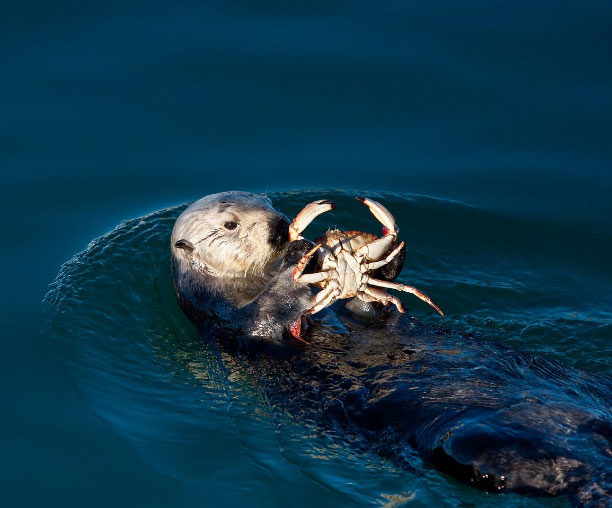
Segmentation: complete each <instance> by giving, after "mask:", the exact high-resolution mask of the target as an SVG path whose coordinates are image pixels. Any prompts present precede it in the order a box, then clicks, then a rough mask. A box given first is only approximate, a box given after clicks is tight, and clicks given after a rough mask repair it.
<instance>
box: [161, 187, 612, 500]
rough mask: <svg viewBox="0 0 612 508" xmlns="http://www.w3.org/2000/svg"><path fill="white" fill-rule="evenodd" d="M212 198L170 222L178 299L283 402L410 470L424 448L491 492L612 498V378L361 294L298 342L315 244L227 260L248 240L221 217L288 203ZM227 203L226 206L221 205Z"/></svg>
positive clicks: (425, 455) (260, 213)
mask: <svg viewBox="0 0 612 508" xmlns="http://www.w3.org/2000/svg"><path fill="white" fill-rule="evenodd" d="M205 200H206V201H204V200H202V201H201V202H198V203H199V204H198V203H196V205H197V206H194V207H193V208H192V207H190V208H188V209H187V210H186V211H185V212H184V213H183V215H182V216H181V217H180V218H179V219H178V221H177V226H175V231H174V232H173V238H172V241H173V252H172V264H173V271H174V276H175V288H176V290H177V296H178V298H179V302H180V303H181V305H182V307H183V309H184V310H185V312H186V313H187V315H188V316H190V318H191V319H192V320H193V321H194V322H195V323H196V324H197V325H198V326H199V329H200V332H201V334H202V336H204V337H207V338H210V339H211V340H216V341H217V343H218V344H219V347H220V348H221V349H222V350H224V351H225V352H226V353H228V354H229V355H230V357H231V358H235V359H237V360H238V361H239V362H240V363H241V365H244V366H246V367H247V368H248V369H250V370H252V372H253V375H254V376H256V377H257V378H259V379H261V380H262V383H263V384H264V386H266V387H267V388H268V394H269V397H270V399H271V400H272V402H273V403H274V404H275V405H276V406H278V407H280V408H283V409H285V410H286V411H287V412H289V413H291V414H294V415H296V416H299V417H301V418H304V419H305V420H306V421H310V422H317V425H319V426H321V427H322V428H324V429H332V428H333V429H335V430H336V431H340V432H341V433H342V434H344V435H345V436H346V437H347V441H350V442H353V443H358V446H365V445H367V446H368V447H369V448H371V449H374V450H376V451H378V452H379V453H380V454H381V455H382V456H384V457H387V458H389V459H390V460H392V461H394V462H395V463H397V464H399V465H400V466H402V467H406V468H412V467H413V463H414V459H413V458H411V456H412V455H411V453H410V451H411V450H414V451H416V452H417V453H418V455H419V456H420V457H421V458H422V459H423V460H424V461H425V462H426V463H428V464H431V465H433V466H435V467H437V468H438V469H440V470H441V471H443V472H446V473H448V474H450V475H452V476H453V477H454V478H456V479H458V480H460V481H463V482H465V483H468V484H470V485H473V486H475V487H479V488H481V489H484V490H489V491H493V492H499V491H515V492H519V493H522V494H527V495H544V496H552V495H559V494H563V495H567V496H569V497H570V499H571V500H572V502H573V503H574V504H575V505H578V506H593V507H594V506H612V497H611V493H612V415H611V411H610V408H611V407H612V396H611V395H610V394H611V393H612V382H611V381H610V379H609V378H608V377H605V376H597V375H590V374H587V373H584V372H580V371H578V370H575V369H571V368H568V367H566V366H563V365H560V364H558V363H556V362H551V361H547V360H544V359H542V358H538V357H536V356H532V355H528V354H523V353H520V352H517V351H514V350H512V349H509V348H505V347H503V346H500V345H497V344H494V343H490V342H485V341H481V340H479V339H477V338H468V337H464V336H461V335H458V334H453V333H451V332H448V331H447V332H441V331H435V330H431V329H429V328H426V327H424V326H421V325H419V324H418V322H416V321H414V320H412V319H410V317H409V316H407V315H403V316H399V315H398V314H396V313H395V312H390V313H383V314H382V315H380V314H376V313H373V312H372V309H371V308H370V307H367V306H366V307H367V308H363V305H359V304H355V303H353V302H355V300H353V301H352V302H350V303H349V304H348V305H347V306H346V307H345V308H344V309H342V308H341V307H339V306H335V307H334V308H336V310H337V315H336V318H335V321H336V322H337V323H339V324H341V325H340V326H335V327H334V329H331V328H330V327H329V326H325V325H321V324H315V325H314V326H313V327H311V328H310V329H309V331H308V333H307V334H306V336H305V339H306V340H307V341H308V342H309V343H310V344H309V345H305V344H304V343H301V342H296V341H292V340H290V339H289V338H288V337H287V335H286V333H284V332H285V331H286V329H287V326H288V325H289V324H291V323H292V322H294V321H295V319H297V318H299V316H300V315H301V313H302V312H303V311H304V310H305V309H306V308H308V300H309V297H310V295H311V291H310V288H309V287H307V286H304V285H300V284H295V283H294V282H293V281H292V279H291V273H292V271H293V267H294V266H295V263H296V262H297V260H298V259H299V257H300V255H301V253H303V252H305V250H307V248H308V245H309V244H308V243H306V244H305V245H299V244H298V243H297V242H294V244H292V245H291V246H290V248H289V249H288V250H287V251H285V252H284V260H283V262H282V264H278V262H279V261H280V260H278V259H275V256H276V255H275V254H274V253H273V250H274V249H273V247H271V246H270V244H269V242H268V243H266V242H264V240H263V236H262V237H261V238H258V237H256V236H253V238H252V239H253V241H260V242H262V245H260V248H261V249H264V250H266V251H267V252H266V253H262V252H261V251H256V252H257V254H256V256H262V259H265V260H266V262H265V263H263V262H262V263H255V262H254V260H253V251H251V250H249V252H248V253H241V254H240V255H238V256H235V257H233V258H231V259H232V260H235V261H232V263H231V264H230V265H229V267H230V268H227V266H228V265H227V264H226V263H225V260H222V262H219V263H218V262H217V260H218V256H220V255H221V254H220V253H223V256H226V255H227V253H228V252H232V250H233V249H234V250H235V249H240V248H242V244H239V243H237V242H233V241H231V240H229V239H228V238H221V239H217V240H216V241H215V242H213V238H216V237H215V235H210V236H208V231H209V230H212V229H213V228H215V227H217V226H216V224H217V222H218V220H217V218H218V217H217V215H219V216H223V217H226V215H224V214H226V213H234V214H237V216H238V217H240V218H241V220H245V218H247V221H248V217H250V216H251V215H250V214H251V213H253V214H254V215H252V217H255V216H257V217H259V219H258V220H261V219H262V218H263V217H265V216H266V215H267V216H268V217H272V216H273V215H274V214H278V212H276V211H274V210H273V208H272V207H271V204H270V203H269V201H267V200H265V199H264V198H261V197H252V198H247V197H246V196H245V195H244V194H243V193H231V194H230V193H228V194H224V195H215V196H211V197H208V198H205ZM220 201H225V202H226V203H225V204H229V206H228V207H227V208H225V209H221V208H220V207H217V205H218V203H219V202H220ZM192 206H193V205H192ZM184 216H185V217H184ZM261 231H263V230H261ZM175 233H176V234H175ZM261 234H262V235H264V233H263V232H261ZM181 236H187V237H188V238H189V239H191V240H190V241H193V240H195V241H196V242H197V247H194V249H197V251H196V254H197V255H198V256H199V257H198V260H202V261H203V262H205V263H207V264H210V266H211V267H212V268H213V269H214V270H219V269H221V268H224V269H225V270H226V272H225V274H224V275H223V276H215V275H213V274H212V273H208V272H206V271H205V270H202V269H201V267H199V266H198V265H197V264H193V263H192V262H190V261H188V259H187V257H186V256H185V254H186V252H185V251H184V249H181V248H175V247H174V244H175V242H176V241H178V240H179V239H180V238H179V237H181ZM264 236H265V235H264ZM200 238H202V239H203V240H202V241H200V242H198V239H200ZM274 263H277V264H276V265H275V264H274ZM251 266H257V267H259V268H257V269H255V270H254V269H251V268H250V267H251ZM264 266H265V267H266V268H264V269H262V267H264ZM400 267H401V264H400ZM245 268H246V269H245ZM244 274H247V276H246V277H245V276H244ZM390 275H392V276H395V275H396V273H391V274H390ZM326 312H328V313H332V311H331V310H328V311H326ZM356 315H360V316H361V319H356ZM364 317H365V318H366V319H365V320H364V319H363V318H364ZM332 321H333V320H332ZM328 322H329V320H328ZM342 327H344V329H343V330H344V331H342V330H339V328H340V329H342Z"/></svg>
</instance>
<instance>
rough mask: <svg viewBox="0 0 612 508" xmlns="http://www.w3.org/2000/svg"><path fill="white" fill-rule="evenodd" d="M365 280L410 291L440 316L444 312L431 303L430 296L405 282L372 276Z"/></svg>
mask: <svg viewBox="0 0 612 508" xmlns="http://www.w3.org/2000/svg"><path fill="white" fill-rule="evenodd" d="M367 282H368V283H369V284H372V285H373V286H380V287H383V288H391V289H397V290H398V291H404V292H405V293H411V294H413V295H414V296H416V297H417V298H420V299H421V300H423V301H424V302H427V303H428V304H429V305H431V306H432V307H433V308H434V309H436V310H437V311H438V314H440V315H441V316H444V312H442V311H441V310H440V307H438V306H437V305H436V304H435V303H433V301H432V300H431V298H429V296H427V295H426V294H425V293H423V292H422V291H419V290H418V289H417V288H415V287H412V286H406V285H405V284H399V283H398V282H387V281H386V280H378V279H372V278H368V280H367Z"/></svg>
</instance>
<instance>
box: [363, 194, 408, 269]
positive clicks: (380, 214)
mask: <svg viewBox="0 0 612 508" xmlns="http://www.w3.org/2000/svg"><path fill="white" fill-rule="evenodd" d="M356 199H357V201H361V202H362V203H363V204H364V205H366V206H367V207H368V208H369V209H370V212H372V215H374V217H376V218H377V219H378V220H379V222H380V223H381V224H382V225H383V236H382V238H378V239H377V240H374V241H373V242H370V243H367V244H365V245H362V246H361V247H360V248H359V249H358V250H357V256H359V258H362V257H364V256H365V257H366V258H367V259H369V260H371V261H378V260H380V259H382V258H383V257H384V256H385V255H386V253H387V252H388V251H389V249H390V248H391V247H392V246H393V244H394V242H395V240H396V238H397V235H398V233H399V228H398V227H397V226H396V224H395V219H394V218H393V215H391V212H389V210H387V209H386V208H385V207H384V206H383V205H381V204H380V203H379V202H378V201H374V200H372V199H369V198H362V197H359V196H358V197H357V198H356Z"/></svg>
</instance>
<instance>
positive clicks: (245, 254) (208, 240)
mask: <svg viewBox="0 0 612 508" xmlns="http://www.w3.org/2000/svg"><path fill="white" fill-rule="evenodd" d="M288 241H289V221H288V220H287V218H286V217H284V216H283V215H281V214H280V213H278V212H277V211H276V210H274V208H272V203H271V202H270V200H269V199H268V198H266V197H264V196H259V195H257V194H251V193H247V192H237V191H236V192H223V193H220V194H213V195H211V196H206V197H205V198H202V199H200V200H199V201H196V202H195V203H193V204H192V205H191V206H189V207H188V208H187V209H186V210H185V211H184V212H183V213H182V214H181V216H180V217H179V218H178V219H177V221H176V223H175V225H174V229H173V231H172V255H173V256H174V257H175V258H176V259H177V260H178V261H183V262H187V263H189V264H190V265H192V266H194V267H195V268H196V269H201V270H203V271H205V272H208V273H209V274H211V275H215V276H228V277H246V276H249V275H257V276H261V275H265V274H267V273H268V272H269V271H270V270H271V268H272V267H273V266H275V265H276V263H277V261H278V259H279V256H280V254H281V252H282V251H283V249H284V247H285V246H286V245H287V243H288Z"/></svg>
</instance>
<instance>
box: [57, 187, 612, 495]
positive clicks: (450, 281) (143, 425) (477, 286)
mask: <svg viewBox="0 0 612 508" xmlns="http://www.w3.org/2000/svg"><path fill="white" fill-rule="evenodd" d="M322 195H324V196H325V197H327V198H331V199H334V200H336V201H338V202H339V204H340V207H339V208H338V209H337V210H336V211H335V212H334V213H333V214H328V215H326V216H325V218H324V219H323V220H321V219H319V220H318V221H317V222H316V223H315V224H313V225H312V226H311V227H309V229H308V230H307V235H308V236H309V237H311V238H314V237H315V236H317V235H318V234H320V233H322V232H323V231H324V229H325V227H326V226H327V225H331V226H333V225H338V226H339V227H344V228H348V227H350V228H357V229H362V230H368V231H377V230H378V228H379V225H378V224H377V222H376V221H375V219H373V218H371V217H370V216H369V215H368V213H367V211H365V210H364V209H363V207H362V205H360V204H359V203H357V202H355V201H354V200H353V199H352V196H353V193H345V192H329V191H326V192H317V191H299V192H282V193H274V194H272V195H271V196H270V197H271V198H272V200H273V202H274V204H275V206H276V208H277V209H280V210H281V211H283V212H284V213H286V214H287V215H288V216H293V215H295V213H297V211H299V210H300V209H301V208H302V206H303V205H304V204H306V203H307V202H309V201H311V200H312V199H314V198H315V197H317V198H320V197H322ZM372 197H374V198H377V199H380V200H381V201H383V202H384V203H385V204H386V205H387V206H388V208H389V209H390V210H391V211H392V212H393V213H394V215H395V217H396V220H397V222H398V224H399V226H400V228H401V233H400V236H401V238H403V239H405V240H407V243H408V245H409V252H408V257H407V260H406V263H405V269H404V272H403V274H402V276H401V280H402V282H406V283H410V284H413V285H415V286H417V287H419V288H421V289H423V290H424V291H426V292H427V293H428V294H429V295H430V296H432V298H433V299H434V300H435V301H436V302H438V303H439V304H440V306H441V307H442V308H443V309H444V311H445V313H446V315H447V318H446V319H444V320H443V321H440V320H439V319H438V318H437V317H436V316H434V315H431V314H430V313H429V310H428V309H427V307H426V306H425V305H421V304H420V302H418V301H416V300H412V299H409V297H404V296H402V299H403V301H404V303H405V305H407V306H409V307H411V308H412V309H413V310H414V314H415V315H418V317H419V322H420V323H422V324H423V325H431V326H432V327H436V328H438V327H439V326H440V325H441V326H443V327H445V328H451V329H453V330H456V331H460V332H465V333H468V334H473V333H476V334H478V336H480V337H481V338H482V339H483V340H485V341H486V340H489V339H492V340H495V341H497V342H500V343H502V344H506V345H511V346H513V347H515V348H517V349H520V350H523V351H530V352H536V353H538V354H541V355H544V356H546V357H548V358H553V359H556V360H559V361H560V362H562V364H565V365H568V366H570V365H571V366H576V367H580V368H582V369H586V370H588V371H591V372H596V371H598V372H602V373H608V374H609V373H610V372H612V347H611V346H610V336H611V335H612V313H611V312H610V308H611V305H610V304H611V303H612V294H611V293H610V289H609V288H610V287H612V284H611V283H610V282H611V277H610V275H611V274H610V269H609V266H608V264H607V263H606V260H607V259H610V258H611V257H612V252H610V250H611V249H610V248H609V247H608V248H601V246H602V245H612V244H611V243H610V242H609V240H610V239H609V238H603V237H601V236H598V235H601V234H600V233H592V232H579V231H574V230H570V229H567V228H564V227H563V226H561V225H556V224H544V223H535V222H529V221H526V220H523V219H516V218H511V217H505V216H501V215H497V214H493V213H489V212H487V211H485V210H482V209H477V208H473V207H469V206H467V205H464V204H462V203H458V202H452V201H443V200H439V199H435V198H429V197H424V196H410V195H399V194H391V193H385V194H373V195H372ZM183 209H184V206H181V207H176V208H171V209H167V210H162V211H159V212H156V213H153V214H150V215H147V216H145V217H142V218H138V219H133V220H128V221H125V222H123V223H122V224H120V225H119V226H117V228H115V229H114V230H113V231H111V232H109V233H108V234H106V235H104V236H102V237H100V238H98V239H96V240H94V241H92V242H91V243H90V245H89V246H88V247H87V249H85V250H84V251H83V252H81V253H79V254H77V255H76V256H74V258H72V259H71V260H70V261H68V262H67V263H66V264H65V265H64V266H63V267H62V269H61V271H60V273H59V274H58V277H57V279H56V281H55V282H54V283H53V284H52V286H51V288H50V290H49V293H48V294H47V296H46V298H45V307H46V314H47V327H46V332H47V334H48V336H49V340H50V342H51V344H52V347H53V350H54V352H55V354H56V357H57V359H58V361H59V362H60V364H61V366H62V369H63V371H64V372H65V374H66V376H67V378H68V379H69V381H70V383H71V385H72V386H73V387H74V389H75V390H76V391H77V392H78V394H79V396H80V399H81V401H82V403H83V406H84V407H85V408H86V409H87V410H88V411H89V412H90V413H91V414H92V415H94V416H95V417H96V418H98V419H99V420H100V421H102V422H103V423H104V424H105V425H106V426H107V428H108V429H109V430H110V432H112V433H113V434H114V435H115V436H117V437H118V438H119V439H120V440H122V441H123V442H124V443H125V444H126V445H127V446H128V448H130V449H131V450H132V451H133V452H134V454H135V455H136V456H137V457H139V459H140V460H141V461H142V462H143V463H144V464H146V465H147V467H151V468H153V469H155V470H158V471H160V472H162V473H163V474H165V475H168V476H170V477H172V478H174V479H176V480H178V481H180V482H185V483H195V484H199V485H204V486H210V488H211V489H213V490H219V489H224V488H227V490H235V491H237V492H239V494H238V495H242V496H245V495H249V492H262V491H261V490H258V489H269V494H268V496H267V499H268V501H269V502H270V504H275V505H279V506H280V505H283V504H285V503H286V502H287V501H288V500H291V502H292V504H294V505H302V506H308V505H312V504H314V503H317V504H320V505H321V504H322V505H330V506H331V505H332V504H334V505H336V506H337V505H344V506H349V505H354V504H355V503H359V504H364V503H372V504H379V505H387V506H398V505H401V504H405V503H407V502H408V501H411V505H412V504H413V503H416V504H417V505H418V504H422V505H423V506H433V505H436V506H458V505H462V506H473V505H479V506H489V505H490V506H493V505H494V504H495V505H496V506H498V505H502V506H518V505H520V506H544V505H546V506H560V505H561V504H563V501H562V500H541V499H525V498H520V497H518V496H513V495H505V496H502V497H499V496H498V497H495V496H492V497H491V496H489V495H487V494H483V493H481V492H479V491H476V490H475V489H470V488H469V487H466V486H463V485H460V484H458V483H456V482H455V481H454V480H451V479H449V478H447V477H445V476H444V475H441V474H440V473H438V472H436V471H434V470H431V469H429V468H428V467H426V466H424V465H423V464H422V463H421V461H420V459H418V457H417V456H416V454H415V455H414V456H413V455H410V453H408V454H407V456H406V457H405V461H404V463H403V464H398V463H396V462H388V461H385V460H383V459H381V458H380V457H379V456H378V455H376V454H375V453H374V452H373V451H372V450H370V449H368V448H367V447H365V448H364V447H363V446H360V444H359V442H358V440H354V439H352V438H351V436H348V435H346V434H343V433H338V432H336V431H334V429H333V428H328V429H326V432H324V433H321V432H320V429H319V425H318V423H317V422H316V421H315V419H312V418H310V416H309V414H308V412H303V413H300V411H296V410H295V408H293V410H288V409H287V403H286V402H283V403H278V402H275V398H274V397H273V396H270V391H269V389H270V386H267V385H266V382H265V381H264V382H262V380H261V377H260V374H261V373H259V374H258V373H257V372H253V370H252V369H251V368H249V367H248V366H246V365H243V364H242V363H241V362H240V361H238V360H236V359H235V358H233V357H232V356H230V355H228V354H227V353H226V352H224V351H222V350H221V351H220V350H217V349H216V348H215V347H213V346H212V345H211V344H209V343H207V342H206V341H202V340H201V339H200V338H198V336H197V333H196V330H195V329H194V327H193V326H192V325H191V324H190V323H189V322H188V321H187V319H186V318H185V317H184V315H183V313H182V312H181V310H180V309H179V307H178V305H177V303H176V301H175V297H174V293H173V289H172V281H171V274H170V267H169V237H170V231H171V229H172V226H173V223H174V220H175V219H176V218H177V217H178V215H179V214H180V212H181V211H182V210H183ZM597 246H599V247H597ZM325 319H330V318H329V317H327V318H326V317H325V316H323V321H324V323H325ZM419 326H421V325H419ZM272 372H273V371H272V370H271V371H270V373H272ZM277 381H278V380H277ZM407 465H409V467H407ZM237 478H241V479H242V480H241V481H240V482H239V484H238V485H237V482H236V479H237ZM264 492H267V491H264ZM296 492H299V498H298V499H296V494H295V493H296ZM243 499H244V498H243Z"/></svg>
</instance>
